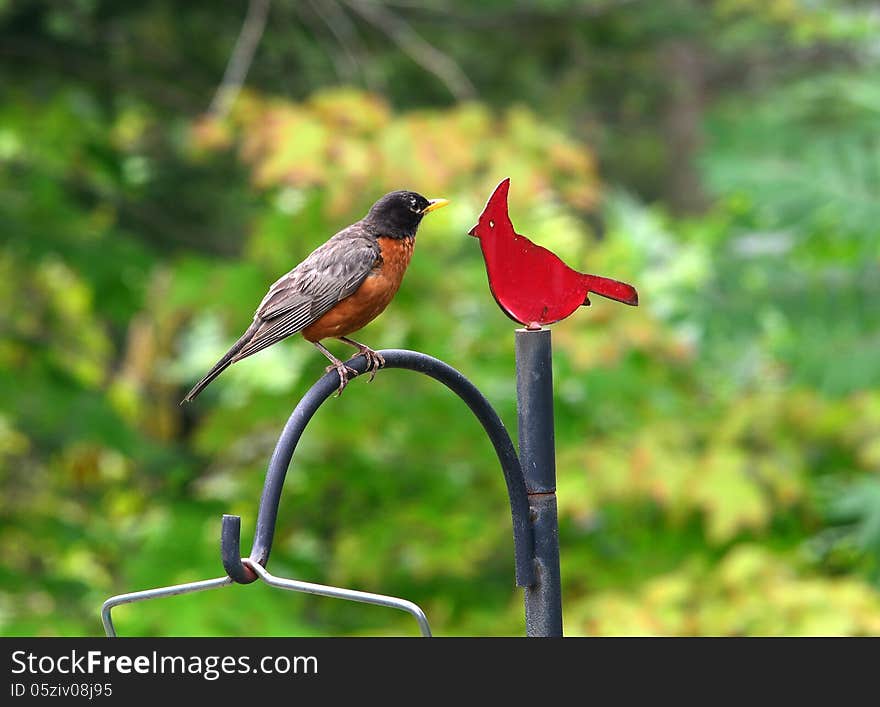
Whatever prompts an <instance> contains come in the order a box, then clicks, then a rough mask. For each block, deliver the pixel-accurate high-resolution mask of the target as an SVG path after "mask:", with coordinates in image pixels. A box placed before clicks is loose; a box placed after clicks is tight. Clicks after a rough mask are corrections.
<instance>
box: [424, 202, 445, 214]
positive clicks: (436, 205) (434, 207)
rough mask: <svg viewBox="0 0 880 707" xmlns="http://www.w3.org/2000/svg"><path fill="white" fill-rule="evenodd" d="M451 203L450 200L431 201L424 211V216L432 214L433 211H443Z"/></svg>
mask: <svg viewBox="0 0 880 707" xmlns="http://www.w3.org/2000/svg"><path fill="white" fill-rule="evenodd" d="M448 203H449V199H431V201H429V202H428V205H427V206H426V207H425V208H424V209H422V213H423V214H428V213H431V212H432V211H436V210H437V209H442V208H443V207H444V206H446V205H447V204H448Z"/></svg>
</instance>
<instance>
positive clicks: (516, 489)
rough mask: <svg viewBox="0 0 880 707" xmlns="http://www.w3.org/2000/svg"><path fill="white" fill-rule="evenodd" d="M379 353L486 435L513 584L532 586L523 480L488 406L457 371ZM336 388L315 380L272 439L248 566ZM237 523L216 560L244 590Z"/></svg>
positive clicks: (425, 359) (360, 364)
mask: <svg viewBox="0 0 880 707" xmlns="http://www.w3.org/2000/svg"><path fill="white" fill-rule="evenodd" d="M379 353H381V354H382V356H383V357H384V359H385V366H384V367H385V368H404V369H407V370H410V371H416V372H418V373H423V374H424V375H426V376H429V377H430V378H433V379H434V380H436V381H439V382H440V383H442V384H443V385H445V386H446V387H447V388H449V389H450V390H451V391H452V392H453V393H455V394H456V395H457V396H458V397H459V398H461V399H462V401H464V403H465V404H466V405H467V406H468V407H469V408H470V410H471V412H473V413H474V415H475V416H476V418H477V419H478V420H479V421H480V424H481V425H482V426H483V429H484V430H485V431H486V434H487V435H488V437H489V439H490V441H491V442H492V446H493V447H494V448H495V453H496V454H497V455H498V461H499V462H501V469H502V471H503V472H504V480H505V481H506V482H507V494H508V497H509V500H510V511H511V515H512V518H513V544H514V556H515V560H516V583H517V585H518V586H520V587H528V586H532V585H534V584H535V582H536V578H535V567H534V562H533V558H534V545H535V542H534V530H533V528H532V525H531V523H530V522H529V498H528V492H527V491H526V484H525V480H524V478H523V472H522V467H521V466H520V462H519V458H518V457H517V455H516V450H515V449H514V447H513V442H511V440H510V436H509V435H508V434H507V430H506V429H505V428H504V424H503V423H502V422H501V418H500V417H498V413H497V412H495V409H494V408H493V407H492V406H491V405H490V404H489V401H488V400H486V398H485V396H484V395H483V394H482V393H481V392H480V391H479V390H478V389H477V387H476V386H475V385H474V384H473V383H471V382H470V381H469V380H468V379H467V378H465V377H464V376H463V375H462V374H461V373H459V372H458V371H457V370H455V369H454V368H452V367H451V366H449V365H448V364H446V363H444V362H443V361H441V360H439V359H436V358H434V357H433V356H428V355H427V354H423V353H420V352H418V351H407V350H403V349H388V350H383V351H380V352H379ZM346 365H348V366H351V367H352V368H354V369H355V370H356V371H357V372H358V374H363V373H364V372H365V371H366V365H367V363H366V359H365V358H364V357H363V356H360V355H358V356H355V357H354V358H353V359H351V360H349V361H347V362H346ZM338 385H339V376H338V375H337V374H336V371H331V372H330V373H327V374H326V375H324V376H323V377H322V378H321V379H319V380H318V381H317V382H316V383H315V384H314V385H313V386H312V387H311V388H310V389H309V391H308V392H307V393H306V394H305V395H304V396H303V397H302V399H301V400H300V401H299V403H298V404H297V406H296V408H294V410H293V412H292V413H291V415H290V418H289V419H288V421H287V424H286V425H285V427H284V431H283V432H282V433H281V436H280V437H279V439H278V443H277V444H276V446H275V451H274V452H273V453H272V458H271V459H270V461H269V468H268V470H267V471H266V482H265V484H264V485H263V493H262V496H261V497H260V509H259V512H258V515H257V526H256V530H255V532H254V544H253V546H252V547H251V554H250V557H249V558H248V559H249V560H250V561H251V562H253V563H255V564H259V565H261V566H262V567H265V566H266V564H267V563H268V561H269V552H270V551H271V549H272V540H273V538H274V535H275V522H276V520H277V518H278V505H279V503H280V502H281V490H282V488H283V487H284V479H285V477H286V475H287V469H288V467H289V466H290V460H291V458H292V457H293V452H294V450H295V449H296V445H297V443H298V442H299V440H300V437H302V434H303V431H304V430H305V428H306V425H307V424H308V423H309V420H311V419H312V416H313V415H314V414H315V412H316V411H317V410H318V408H319V407H320V406H321V404H322V403H323V402H324V401H325V400H327V398H329V397H330V396H331V395H333V393H335V392H336V389H337V387H338ZM240 532H241V518H240V517H239V516H231V515H224V516H223V528H222V534H221V554H222V557H223V567H224V568H225V569H226V572H227V574H228V575H229V576H230V577H231V578H232V579H233V580H234V581H236V582H238V583H239V584H248V583H250V582H253V581H255V580H256V579H257V575H256V574H255V572H254V570H252V569H251V568H250V567H247V566H245V564H243V563H242V561H241V551H240V544H241V541H240Z"/></svg>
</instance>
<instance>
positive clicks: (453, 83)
mask: <svg viewBox="0 0 880 707" xmlns="http://www.w3.org/2000/svg"><path fill="white" fill-rule="evenodd" d="M346 2H347V4H348V6H349V7H350V8H351V9H352V10H353V11H354V12H356V13H357V14H359V15H360V16H361V17H363V18H364V19H365V20H366V21H367V22H369V23H370V24H371V25H373V26H374V27H376V28H377V29H378V30H379V31H381V32H383V33H384V34H385V35H387V36H388V37H389V38H390V39H391V40H392V41H393V42H394V43H395V44H396V45H397V46H398V47H400V49H401V50H402V51H403V52H404V53H406V54H407V56H409V57H410V59H412V60H413V61H414V62H416V63H417V64H418V65H419V66H421V67H422V68H423V69H425V70H426V71H429V72H430V73H432V74H434V76H436V77H437V78H439V79H440V80H441V81H442V82H443V83H444V84H445V85H446V88H447V89H449V92H450V93H451V94H452V95H453V96H454V97H455V98H456V100H459V101H463V100H468V99H471V98H475V97H476V95H477V90H476V89H475V88H474V85H473V84H472V83H471V81H470V79H469V78H468V77H467V76H466V75H465V73H464V71H462V70H461V67H460V66H459V65H458V64H457V63H456V62H455V60H454V59H452V58H451V57H450V56H448V55H447V54H444V53H443V52H441V51H440V50H439V49H437V48H436V47H435V46H434V45H432V44H430V43H428V42H427V41H425V39H423V38H422V36H421V35H420V34H418V33H417V32H416V31H415V30H414V29H413V28H412V26H411V25H410V24H409V23H408V22H406V20H404V19H402V18H401V17H400V16H398V15H396V14H394V13H393V12H391V11H390V10H388V8H387V7H385V5H383V4H381V3H374V2H365V1H364V0H346Z"/></svg>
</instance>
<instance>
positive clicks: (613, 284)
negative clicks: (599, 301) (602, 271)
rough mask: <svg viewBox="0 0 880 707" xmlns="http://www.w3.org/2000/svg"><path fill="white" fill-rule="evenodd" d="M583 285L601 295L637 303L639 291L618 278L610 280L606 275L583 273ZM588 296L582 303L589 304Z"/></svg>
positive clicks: (632, 303)
mask: <svg viewBox="0 0 880 707" xmlns="http://www.w3.org/2000/svg"><path fill="white" fill-rule="evenodd" d="M583 278H584V287H585V288H586V290H587V292H588V293H589V292H593V293H595V294H597V295H601V296H602V297H607V298H608V299H613V300H616V301H618V302H623V303H624V304H629V305H632V306H636V305H637V304H638V303H639V293H638V292H636V288H635V287H633V286H632V285H627V284H626V283H625V282H620V281H619V280H612V279H611V278H608V277H599V276H598V275H584V276H583ZM589 303H590V298H589V296H587V297H585V298H584V304H587V305H588V304H589Z"/></svg>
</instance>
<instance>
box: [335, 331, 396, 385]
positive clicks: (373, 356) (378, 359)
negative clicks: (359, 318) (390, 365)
mask: <svg viewBox="0 0 880 707" xmlns="http://www.w3.org/2000/svg"><path fill="white" fill-rule="evenodd" d="M336 338H337V339H339V340H340V341H344V342H345V343H346V344H348V345H349V346H354V347H355V348H356V349H357V350H358V353H361V354H363V356H364V358H365V359H367V370H368V371H369V372H370V380H371V381H372V380H373V378H375V377H376V371H378V370H379V369H380V368H382V366H384V365H385V359H384V358H383V357H382V354H380V353H377V352H376V351H373V349H371V348H370V347H369V346H364V345H363V344H359V343H358V342H357V341H355V340H354V339H349V338H348V337H347V336H337V337H336Z"/></svg>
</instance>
